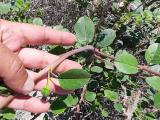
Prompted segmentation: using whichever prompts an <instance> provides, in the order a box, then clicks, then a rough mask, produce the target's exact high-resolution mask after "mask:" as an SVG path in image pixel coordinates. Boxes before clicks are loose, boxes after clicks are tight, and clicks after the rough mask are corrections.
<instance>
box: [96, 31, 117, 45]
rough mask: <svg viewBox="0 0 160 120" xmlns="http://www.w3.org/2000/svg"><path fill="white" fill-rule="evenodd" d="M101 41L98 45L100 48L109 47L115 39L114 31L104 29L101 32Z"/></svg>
mask: <svg viewBox="0 0 160 120" xmlns="http://www.w3.org/2000/svg"><path fill="white" fill-rule="evenodd" d="M101 36H102V37H103V39H102V40H101V41H100V42H99V43H98V45H100V46H101V47H107V46H109V45H111V44H112V43H113V41H114V39H115V38H116V31H114V30H112V29H105V30H103V31H102V32H101Z"/></svg>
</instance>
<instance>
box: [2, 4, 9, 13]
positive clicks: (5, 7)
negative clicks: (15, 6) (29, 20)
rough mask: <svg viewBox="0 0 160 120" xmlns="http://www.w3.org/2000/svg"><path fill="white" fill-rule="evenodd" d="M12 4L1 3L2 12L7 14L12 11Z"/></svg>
mask: <svg viewBox="0 0 160 120" xmlns="http://www.w3.org/2000/svg"><path fill="white" fill-rule="evenodd" d="M10 8H11V5H10V4H4V3H0V14H7V13H8V12H10Z"/></svg>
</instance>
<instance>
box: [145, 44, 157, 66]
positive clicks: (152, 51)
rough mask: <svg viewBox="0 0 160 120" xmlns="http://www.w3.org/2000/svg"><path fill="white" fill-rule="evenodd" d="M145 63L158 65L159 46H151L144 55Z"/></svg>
mask: <svg viewBox="0 0 160 120" xmlns="http://www.w3.org/2000/svg"><path fill="white" fill-rule="evenodd" d="M145 59H146V61H147V63H153V64H160V44H159V43H154V44H151V45H150V46H149V47H148V49H147V50H146V53H145Z"/></svg>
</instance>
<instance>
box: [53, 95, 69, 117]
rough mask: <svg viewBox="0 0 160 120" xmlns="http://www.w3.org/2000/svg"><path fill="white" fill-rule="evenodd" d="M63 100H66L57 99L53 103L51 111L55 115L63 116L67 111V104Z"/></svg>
mask: <svg viewBox="0 0 160 120" xmlns="http://www.w3.org/2000/svg"><path fill="white" fill-rule="evenodd" d="M63 100H64V99H63V98H57V99H56V100H55V101H54V102H53V103H52V105H51V111H52V113H53V114H61V113H63V112H64V111H65V110H66V108H67V105H66V104H65V102H64V101H63Z"/></svg>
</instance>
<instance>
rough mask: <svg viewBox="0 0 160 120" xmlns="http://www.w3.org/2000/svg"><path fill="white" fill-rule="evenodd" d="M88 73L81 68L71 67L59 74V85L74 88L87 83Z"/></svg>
mask: <svg viewBox="0 0 160 120" xmlns="http://www.w3.org/2000/svg"><path fill="white" fill-rule="evenodd" d="M89 79H90V74H89V73H88V72H87V71H85V70H82V69H72V70H69V71H66V72H64V73H62V74H60V75H59V83H60V86H61V87H62V88H63V89H65V90H75V89H79V88H81V87H83V86H84V85H85V84H87V83H88V81H89Z"/></svg>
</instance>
